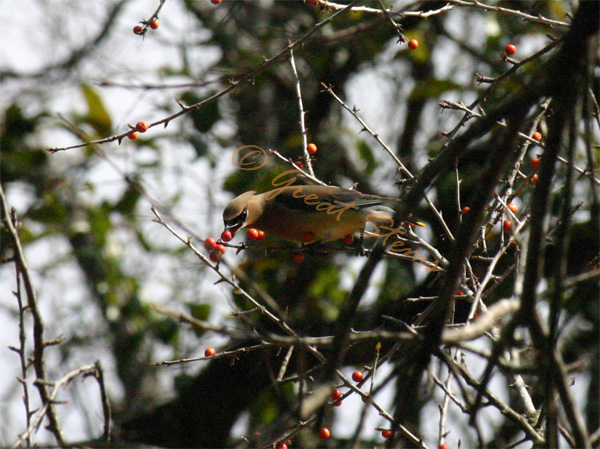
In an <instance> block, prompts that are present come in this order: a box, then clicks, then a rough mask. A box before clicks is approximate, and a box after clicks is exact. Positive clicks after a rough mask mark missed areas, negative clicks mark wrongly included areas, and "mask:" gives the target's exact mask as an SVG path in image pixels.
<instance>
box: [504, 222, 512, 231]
mask: <svg viewBox="0 0 600 449" xmlns="http://www.w3.org/2000/svg"><path fill="white" fill-rule="evenodd" d="M511 228H512V221H510V220H504V222H503V223H502V229H504V232H508V231H510V229H511Z"/></svg>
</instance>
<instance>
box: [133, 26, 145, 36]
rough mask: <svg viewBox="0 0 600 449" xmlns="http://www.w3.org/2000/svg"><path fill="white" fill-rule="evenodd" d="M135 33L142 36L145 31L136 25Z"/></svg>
mask: <svg viewBox="0 0 600 449" xmlns="http://www.w3.org/2000/svg"><path fill="white" fill-rule="evenodd" d="M133 32H134V33H135V34H142V33H143V32H144V29H143V28H142V27H141V26H139V25H136V26H134V27H133Z"/></svg>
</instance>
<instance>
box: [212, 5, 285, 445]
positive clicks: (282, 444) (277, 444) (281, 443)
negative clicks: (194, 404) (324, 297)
mask: <svg viewBox="0 0 600 449" xmlns="http://www.w3.org/2000/svg"><path fill="white" fill-rule="evenodd" d="M218 1H219V2H220V1H221V0H218ZM212 2H213V3H215V0H212ZM217 4H218V3H215V5H217ZM275 449H288V445H287V444H285V443H277V445H276V446H275Z"/></svg>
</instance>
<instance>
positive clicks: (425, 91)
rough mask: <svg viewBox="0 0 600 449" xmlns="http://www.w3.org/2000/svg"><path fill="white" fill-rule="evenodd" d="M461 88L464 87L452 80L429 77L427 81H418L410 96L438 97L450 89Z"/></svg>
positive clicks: (415, 97) (413, 97)
mask: <svg viewBox="0 0 600 449" xmlns="http://www.w3.org/2000/svg"><path fill="white" fill-rule="evenodd" d="M460 89H462V87H461V86H459V85H458V84H456V83H454V82H452V81H450V80H437V79H429V80H427V81H426V82H418V83H417V85H416V86H415V87H414V89H413V90H412V92H411V93H410V98H411V99H420V98H437V97H439V96H440V95H442V94H443V93H444V92H448V91H449V90H460Z"/></svg>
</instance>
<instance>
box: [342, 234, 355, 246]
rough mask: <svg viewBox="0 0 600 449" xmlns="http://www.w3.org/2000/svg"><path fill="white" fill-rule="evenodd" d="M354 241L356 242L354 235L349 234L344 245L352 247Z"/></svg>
mask: <svg viewBox="0 0 600 449" xmlns="http://www.w3.org/2000/svg"><path fill="white" fill-rule="evenodd" d="M353 241H354V236H353V235H352V234H348V235H347V236H346V237H344V243H345V244H346V245H351V244H352V242H353Z"/></svg>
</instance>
